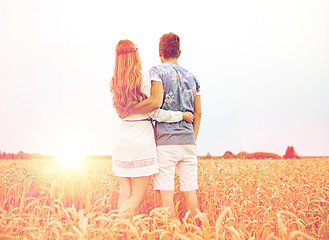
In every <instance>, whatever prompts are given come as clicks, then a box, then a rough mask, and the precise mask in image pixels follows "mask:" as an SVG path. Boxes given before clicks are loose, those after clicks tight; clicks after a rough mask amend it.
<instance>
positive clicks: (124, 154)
mask: <svg viewBox="0 0 329 240" xmlns="http://www.w3.org/2000/svg"><path fill="white" fill-rule="evenodd" d="M141 71H142V64H141V60H140V56H139V53H138V49H137V47H136V46H135V45H134V44H133V43H132V42H131V41H130V40H121V41H119V43H118V44H117V46H116V57H115V66H114V74H113V77H112V80H111V83H110V90H111V93H112V100H113V106H114V108H115V109H116V111H117V113H118V115H119V117H120V118H121V119H122V123H121V126H120V131H119V137H118V139H117V143H116V145H115V147H114V149H113V152H112V161H113V172H114V175H115V176H116V177H117V179H118V181H119V199H118V208H119V209H120V210H126V209H131V210H133V211H135V210H136V208H137V207H138V206H139V205H140V203H141V202H142V201H143V199H144V196H145V193H146V191H147V189H148V186H149V182H150V179H151V176H152V175H153V174H155V173H158V163H157V155H156V144H155V138H154V128H153V124H152V119H155V120H156V121H158V122H179V121H182V120H185V121H187V122H192V121H193V117H194V116H193V114H192V113H190V112H184V113H182V112H178V111H165V110H160V109H157V110H155V111H153V112H151V113H146V114H145V113H143V114H129V112H130V111H131V109H132V107H133V105H135V104H136V103H138V102H141V101H143V100H144V99H146V98H148V97H151V98H153V99H154V98H156V99H157V101H154V102H156V105H157V106H155V108H160V106H161V104H162V100H163V99H161V97H158V96H157V94H156V91H154V90H152V88H151V81H150V78H149V76H148V75H146V74H142V72H141ZM159 95H160V94H159ZM160 96H161V95H160Z"/></svg>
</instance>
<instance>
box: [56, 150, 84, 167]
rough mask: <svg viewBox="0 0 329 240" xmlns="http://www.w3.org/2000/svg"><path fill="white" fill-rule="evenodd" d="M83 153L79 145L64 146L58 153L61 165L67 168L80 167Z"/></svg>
mask: <svg viewBox="0 0 329 240" xmlns="http://www.w3.org/2000/svg"><path fill="white" fill-rule="evenodd" d="M82 157H83V154H82V152H81V150H80V149H79V148H77V147H75V148H72V147H70V148H64V149H63V150H62V151H61V152H60V153H59V154H58V160H59V163H60V166H61V167H63V168H67V169H76V170H79V169H80V164H81V161H82Z"/></svg>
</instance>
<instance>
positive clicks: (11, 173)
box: [0, 158, 329, 240]
mask: <svg viewBox="0 0 329 240" xmlns="http://www.w3.org/2000/svg"><path fill="white" fill-rule="evenodd" d="M176 180H177V179H176ZM176 183H177V184H176V185H177V186H176V187H177V191H176V192H175V202H176V211H177V218H175V219H169V218H168V213H167V211H166V209H163V208H160V207H158V206H159V202H158V199H157V195H156V193H155V192H154V191H153V190H152V184H151V186H150V187H149V190H148V192H147V198H146V200H145V201H144V202H143V204H142V205H141V206H140V208H139V211H140V214H138V215H134V216H131V215H130V216H129V215H124V214H119V213H118V211H117V210H116V202H117V198H118V183H117V181H116V179H115V177H114V176H113V173H112V171H111V161H110V160H84V161H83V162H82V163H81V169H80V170H76V169H65V168H60V167H59V166H58V165H57V163H56V162H52V161H50V160H2V161H0V239H39V240H41V239H329V159H327V158H314V159H298V160H200V161H199V190H198V198H199V202H200V209H201V211H200V212H199V213H198V214H197V215H196V216H195V217H194V219H193V218H192V217H190V216H189V212H187V213H186V210H185V209H182V201H183V199H182V195H181V194H180V192H179V191H178V187H179V186H178V181H176ZM197 221H201V225H200V226H198V225H197V224H196V222H197Z"/></svg>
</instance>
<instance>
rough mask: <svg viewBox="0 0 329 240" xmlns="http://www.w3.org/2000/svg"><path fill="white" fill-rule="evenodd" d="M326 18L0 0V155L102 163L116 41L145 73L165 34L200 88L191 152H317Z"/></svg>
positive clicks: (328, 139) (322, 151)
mask: <svg viewBox="0 0 329 240" xmlns="http://www.w3.org/2000/svg"><path fill="white" fill-rule="evenodd" d="M328 13H329V1H327V0H309V1H301V0H296V1H291V0H276V1H263V0H259V1H255V0H253V1H243V0H240V1H209V0H204V1H199V0H198V1H179V0H175V1H145V0H141V1H81V0H79V1H69V0H65V1H63V0H60V1H58V0H56V1H46V0H40V1H37V0H29V1H26V0H21V1H18V0H0V34H1V35H0V36H1V37H0V83H1V85H0V151H6V152H15V153H17V152H18V151H21V150H22V151H24V152H29V153H36V152H37V153H42V154H58V153H59V151H63V148H64V149H65V148H69V149H75V150H76V151H81V152H82V153H83V154H109V155H110V154H111V153H112V147H113V144H114V141H115V138H116V136H117V134H118V127H119V124H120V119H119V118H118V117H117V116H116V112H115V110H114V108H113V106H112V102H111V95H110V92H109V82H110V79H111V77H112V74H113V64H114V57H115V56H114V49H115V46H116V44H117V42H118V41H119V40H121V39H130V40H131V41H133V42H134V43H136V44H137V45H138V48H139V52H140V54H141V59H142V64H143V70H144V71H146V72H148V70H149V68H150V67H152V66H153V65H157V64H160V59H159V57H158V43H159V38H160V37H161V36H162V35H163V34H165V33H168V32H174V33H176V34H177V35H179V36H180V38H181V50H182V54H181V57H180V58H179V60H178V62H179V64H180V65H182V66H184V67H186V68H187V69H189V70H190V71H191V72H192V73H194V75H195V76H196V77H197V78H198V79H199V80H200V84H201V91H202V123H201V127H200V133H199V137H198V141H197V145H198V151H199V155H205V154H207V153H208V152H209V153H210V154H211V155H223V154H224V152H225V151H228V150H229V151H232V152H233V153H235V154H237V153H239V152H240V151H247V152H255V151H264V152H274V153H277V154H279V155H283V154H284V152H285V150H286V147H287V146H288V145H293V146H294V148H295V150H296V152H297V153H298V154H299V155H304V156H305V155H326V156H328V155H329V14H328ZM77 149H78V150H77Z"/></svg>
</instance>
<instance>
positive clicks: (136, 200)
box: [120, 176, 151, 211]
mask: <svg viewBox="0 0 329 240" xmlns="http://www.w3.org/2000/svg"><path fill="white" fill-rule="evenodd" d="M150 179H151V176H146V177H136V178H133V179H132V190H131V195H130V197H129V199H128V200H127V201H125V202H124V203H123V204H122V205H121V206H120V210H126V209H131V210H132V211H135V210H136V209H137V208H138V206H139V205H140V204H141V202H142V201H143V199H144V197H145V194H146V191H147V189H148V186H149V183H150Z"/></svg>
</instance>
